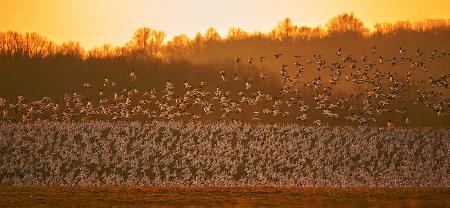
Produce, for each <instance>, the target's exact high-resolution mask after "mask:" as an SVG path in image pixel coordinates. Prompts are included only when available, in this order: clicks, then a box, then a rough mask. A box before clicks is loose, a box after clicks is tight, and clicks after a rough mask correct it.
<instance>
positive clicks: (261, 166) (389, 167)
mask: <svg viewBox="0 0 450 208" xmlns="http://www.w3.org/2000/svg"><path fill="white" fill-rule="evenodd" d="M0 138H2V139H1V141H2V142H0V183H1V184H15V185H69V186H73V185H78V186H80V185H81V186H92V185H127V186H136V185H140V186H168V187H174V186H202V187H205V186H214V187H243V186H244V187H249V186H250V187H261V186H265V187H267V186H271V187H336V188H339V187H365V188H367V187H378V188H380V187H397V188H398V187H407V188H411V187H448V185H449V174H448V167H449V163H450V160H449V159H448V155H449V149H448V142H449V138H450V130H447V129H438V130H433V131H429V130H426V129H401V128H395V129H389V130H387V129H384V128H373V127H357V128H355V127H339V128H324V127H309V126H302V125H292V124H290V125H281V124H275V125H263V124H261V125H250V124H248V123H242V122H241V123H239V122H211V123H209V122H181V121H167V122H166V121H154V122H151V123H141V122H120V123H112V122H99V121H97V122H91V121H90V122H79V123H71V122H48V121H43V122H34V123H26V124H21V123H0ZM393 138H395V139H393Z"/></svg>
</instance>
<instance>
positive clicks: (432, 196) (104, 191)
mask: <svg viewBox="0 0 450 208" xmlns="http://www.w3.org/2000/svg"><path fill="white" fill-rule="evenodd" d="M449 195H450V191H449V190H448V189H423V188H416V189H364V188H360V189H326V188H321V189H286V188H284V189H283V188H180V187H178V188H157V187H48V186H5V185H3V186H0V206H1V207H49V206H54V207H91V206H95V207H368V206H371V207H448V206H449V204H450V200H449Z"/></svg>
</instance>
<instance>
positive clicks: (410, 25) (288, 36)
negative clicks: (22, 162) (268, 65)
mask: <svg viewBox="0 0 450 208" xmlns="http://www.w3.org/2000/svg"><path fill="white" fill-rule="evenodd" d="M449 33H450V20H425V21H420V22H408V21H400V22H396V23H378V24H376V25H375V27H374V31H370V30H369V29H368V28H367V27H365V25H364V23H363V22H362V21H361V20H360V19H358V18H357V17H355V16H354V15H353V14H347V13H344V14H341V15H338V16H336V17H334V18H332V19H330V20H329V21H328V23H327V24H326V25H325V26H324V27H305V26H297V25H293V23H292V21H291V20H290V19H289V18H286V19H285V20H283V21H281V22H279V24H278V25H277V26H276V27H275V28H274V29H272V30H271V31H270V32H267V33H264V32H251V33H250V32H246V31H244V30H242V29H240V28H234V27H233V28H230V29H229V31H228V34H227V36H226V37H221V36H220V35H219V33H218V32H217V31H216V30H215V29H214V28H209V29H207V31H206V32H205V33H203V34H202V33H200V32H199V33H197V34H196V35H195V37H194V38H192V39H191V38H189V37H188V36H187V35H184V34H181V35H178V36H175V37H173V38H172V39H171V40H169V41H167V42H164V40H165V38H166V34H165V33H164V32H163V31H158V30H154V29H151V28H140V29H138V30H137V31H136V32H135V33H134V35H133V37H132V39H131V40H130V41H129V42H128V43H127V44H125V45H124V46H112V45H110V44H105V45H103V46H100V47H96V48H93V49H91V50H85V49H84V48H83V47H81V46H80V44H79V43H78V42H66V43H62V44H56V43H55V42H53V41H51V40H48V39H47V38H46V37H44V36H42V35H40V34H37V33H19V32H12V31H9V32H0V57H1V59H2V60H15V59H22V58H31V59H43V58H45V59H58V58H63V59H68V58H69V59H82V60H89V59H124V60H132V61H175V60H181V59H188V58H193V57H195V54H198V53H201V52H202V51H205V50H206V51H207V50H208V48H211V47H212V48H214V47H215V46H217V45H233V44H241V43H244V44H245V43H255V42H256V43H260V44H261V43H262V44H267V43H268V42H269V43H271V44H280V43H281V44H283V43H291V44H295V43H304V42H318V41H319V42H320V41H322V40H327V39H330V38H331V39H332V38H336V37H350V38H352V39H363V40H371V39H376V38H379V37H384V38H395V37H402V36H405V35H411V34H420V36H421V37H428V36H442V37H448V35H449ZM193 55H194V56H193Z"/></svg>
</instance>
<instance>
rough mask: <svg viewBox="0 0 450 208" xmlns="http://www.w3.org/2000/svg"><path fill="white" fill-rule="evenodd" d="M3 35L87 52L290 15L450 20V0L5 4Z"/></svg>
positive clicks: (312, 20)
mask: <svg viewBox="0 0 450 208" xmlns="http://www.w3.org/2000/svg"><path fill="white" fill-rule="evenodd" d="M0 5H1V7H0V31H9V30H14V31H19V32H38V33H40V34H43V35H45V36H47V37H48V38H49V39H51V40H54V41H56V42H59V43H61V42H65V41H70V40H72V41H79V42H80V43H81V45H82V46H83V47H85V48H92V47H94V46H99V45H102V44H104V43H111V44H113V45H123V44H124V43H125V42H126V41H128V40H130V38H131V37H132V34H133V32H134V31H135V30H136V29H138V28H141V27H151V28H154V29H158V30H162V31H164V32H165V33H166V34H167V38H166V40H168V39H170V38H171V37H172V36H174V35H177V34H182V33H184V34H187V35H189V36H190V37H193V35H194V34H195V33H196V32H205V30H206V29H207V28H208V27H214V28H215V29H216V30H217V31H218V32H219V33H220V34H221V35H222V36H224V35H225V34H226V32H227V31H228V29H229V28H230V27H232V26H235V27H240V28H242V29H244V30H246V31H268V30H270V29H271V28H273V27H274V26H275V25H276V24H277V22H278V21H280V20H282V19H283V18H285V17H290V18H291V19H292V21H293V23H294V24H300V25H305V26H317V25H325V24H326V22H327V21H328V20H329V19H330V18H331V17H333V16H335V15H337V14H340V13H342V12H354V13H355V15H356V16H358V17H359V18H361V19H362V20H363V21H364V23H365V24H366V27H368V28H372V27H373V25H374V24H375V23H376V22H393V21H398V20H413V21H416V20H423V19H428V18H444V19H447V18H449V17H450V15H449V12H448V11H450V1H445V0H432V1H427V3H426V4H424V3H423V1H406V0H401V1H395V3H394V1H388V0H381V1H379V0H378V1H357V0H345V1H332V0H318V1H314V2H313V3H311V2H310V1H305V0H300V1H292V0H280V1H268V0H249V1H245V2H243V1H239V0H229V1H208V0H194V1H181V0H168V1H155V0H149V1H143V0H131V1H117V0H113V1H107V0H99V1H95V2H93V1H88V0H68V1H58V0H41V1H27V0H16V1H8V0H0Z"/></svg>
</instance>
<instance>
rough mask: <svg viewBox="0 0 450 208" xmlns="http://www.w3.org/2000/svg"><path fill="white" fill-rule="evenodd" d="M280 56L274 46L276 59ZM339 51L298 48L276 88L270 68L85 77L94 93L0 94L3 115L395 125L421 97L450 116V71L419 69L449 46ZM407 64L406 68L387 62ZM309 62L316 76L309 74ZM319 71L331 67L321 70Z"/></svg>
mask: <svg viewBox="0 0 450 208" xmlns="http://www.w3.org/2000/svg"><path fill="white" fill-rule="evenodd" d="M282 56H284V55H283V54H282V53H276V54H274V55H273V58H272V59H273V60H276V59H280V58H281V57H282ZM335 56H336V57H337V58H338V61H334V62H331V63H330V62H328V61H327V60H325V58H324V57H322V55H321V54H314V55H313V56H312V57H306V58H304V57H302V56H294V57H293V58H292V64H291V63H288V64H286V63H283V64H282V65H281V70H280V75H281V84H280V90H279V91H278V90H277V92H276V93H273V92H270V90H265V89H264V88H263V87H257V85H256V84H255V83H257V82H258V83H264V81H266V80H269V79H271V78H274V77H273V74H268V73H264V72H260V73H258V74H257V76H249V77H244V76H242V75H240V74H238V73H234V74H233V73H229V72H228V73H227V72H225V71H224V70H218V71H219V73H218V76H219V77H220V78H218V80H219V81H218V83H212V84H211V85H213V86H214V84H217V87H216V88H215V90H214V88H212V87H211V86H210V85H209V83H207V82H205V81H202V82H200V83H199V84H198V85H197V84H196V85H195V86H194V84H192V83H190V82H189V81H188V80H186V81H185V82H184V86H183V87H181V88H177V89H176V88H175V84H174V83H173V82H172V81H170V80H167V82H166V85H165V88H164V89H157V88H152V89H151V90H148V91H143V92H141V91H140V90H138V89H136V88H125V89H122V90H121V89H120V88H119V87H118V85H117V83H116V82H115V81H113V80H110V79H109V78H108V77H107V76H105V78H104V80H103V83H102V84H100V83H99V84H98V85H96V84H92V83H89V82H87V83H83V84H82V87H83V88H87V89H90V88H93V86H99V85H102V86H101V89H100V90H99V91H98V96H96V97H88V96H86V95H84V94H82V93H81V92H80V91H82V90H80V91H74V92H72V93H66V94H65V95H64V99H63V101H62V102H61V101H58V100H56V99H52V98H49V97H43V98H42V99H37V100H33V101H28V100H27V98H25V97H24V96H17V97H13V98H11V99H6V98H2V97H0V121H16V122H17V121H19V122H29V121H37V120H52V121H76V120H136V119H137V120H146V119H151V120H175V119H186V120H191V119H197V120H202V119H203V120H211V119H214V120H230V121H232V120H241V121H247V122H257V123H259V122H264V121H273V120H276V121H278V122H282V121H286V122H301V123H303V124H314V125H318V126H322V125H328V124H329V123H333V122H334V123H337V124H338V125H339V124H340V125H342V123H343V122H345V124H348V125H370V124H375V123H378V124H380V122H383V124H381V125H387V126H388V127H392V126H394V120H396V121H397V123H395V124H396V125H399V126H408V125H410V124H411V122H412V119H411V117H410V115H409V114H410V112H411V111H413V110H414V107H416V106H419V105H422V106H425V107H426V109H428V110H429V113H431V114H433V113H434V115H435V116H438V117H448V116H449V113H450V98H449V97H448V92H449V91H448V79H449V78H450V73H447V74H442V75H438V76H434V77H433V76H430V77H429V79H428V81H426V80H423V79H421V78H422V77H423V75H417V74H419V73H423V74H426V73H428V72H429V71H430V70H431V68H430V67H429V65H430V64H431V63H432V62H435V61H437V60H439V59H444V60H445V61H448V58H449V56H450V52H449V50H448V49H435V50H433V51H431V53H430V54H428V55H426V54H425V53H424V51H423V50H422V49H417V50H416V51H415V53H413V54H412V55H411V54H410V53H408V52H407V51H406V50H405V49H404V48H402V47H400V49H399V53H398V55H395V56H391V57H383V56H382V55H381V54H380V52H379V51H378V49H377V48H376V47H373V48H372V49H371V50H370V54H369V55H364V56H361V57H355V56H353V55H346V54H345V52H344V50H343V49H342V48H339V49H338V50H337V51H336V53H335ZM336 57H335V58H336ZM269 60H270V57H268V56H261V57H255V58H254V57H250V58H248V59H247V62H248V64H256V63H257V62H258V61H259V62H260V63H262V62H266V61H269ZM244 63H245V62H244V61H243V58H241V57H237V58H235V64H236V65H239V64H244ZM405 65H406V66H407V68H408V69H407V70H406V71H399V70H382V69H387V68H388V67H397V66H405ZM292 68H294V69H292ZM393 69H395V68H393ZM308 70H309V72H313V73H316V76H314V77H312V79H308V78H307V76H306V75H305V74H306V71H308ZM315 70H317V72H315ZM320 73H322V74H323V73H327V75H326V76H323V75H322V76H320V75H319V74H320ZM278 78H279V77H275V79H278ZM137 80H138V76H137V73H136V72H134V71H132V72H131V73H130V74H129V81H130V82H131V83H133V82H136V81H137ZM230 82H232V83H231V84H232V85H233V86H237V87H238V88H240V90H237V91H232V90H229V89H227V88H226V86H225V84H226V83H227V84H229V83H230ZM340 85H342V86H344V85H350V86H356V87H355V88H358V89H355V90H350V91H351V93H348V95H346V96H337V95H336V94H338V93H336V91H337V90H336V89H338V88H339V86H340ZM258 86H259V85H258ZM357 86H360V87H357ZM350 91H349V92H350ZM384 118H387V119H384ZM398 118H400V119H398ZM399 120H401V121H400V122H398V121H399Z"/></svg>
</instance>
